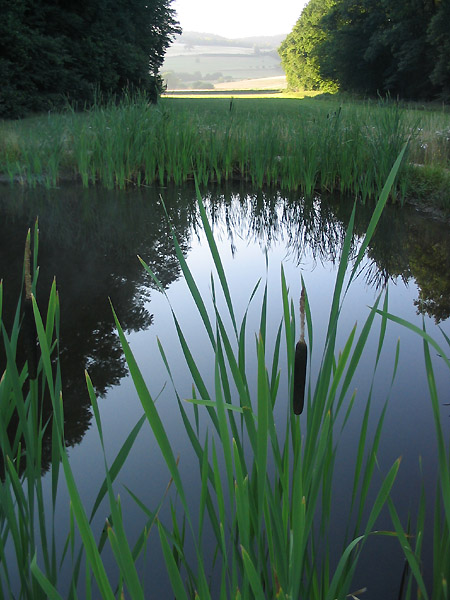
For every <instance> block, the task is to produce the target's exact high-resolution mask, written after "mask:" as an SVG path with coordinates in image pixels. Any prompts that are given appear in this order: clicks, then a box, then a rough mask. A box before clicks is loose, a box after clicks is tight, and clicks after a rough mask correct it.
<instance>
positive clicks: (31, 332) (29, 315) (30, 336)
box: [23, 232, 38, 379]
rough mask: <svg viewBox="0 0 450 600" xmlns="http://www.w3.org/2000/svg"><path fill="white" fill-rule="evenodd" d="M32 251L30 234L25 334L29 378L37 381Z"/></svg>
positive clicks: (28, 240) (27, 255) (27, 245)
mask: <svg viewBox="0 0 450 600" xmlns="http://www.w3.org/2000/svg"><path fill="white" fill-rule="evenodd" d="M30 258H31V249H30V233H29V232H28V236H27V239H26V242H25V258H24V271H25V301H24V318H23V333H24V347H25V355H26V357H27V361H28V377H29V378H30V379H36V377H37V362H38V361H37V346H36V339H37V333H36V322H35V320H34V314H33V301H32V299H31V266H30Z"/></svg>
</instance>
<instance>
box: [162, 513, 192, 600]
mask: <svg viewBox="0 0 450 600" xmlns="http://www.w3.org/2000/svg"><path fill="white" fill-rule="evenodd" d="M158 531H159V539H160V540H161V547H162V551H163V555H164V560H165V563H166V567H167V572H168V574H169V577H170V583H171V585H172V589H173V592H174V594H175V598H176V599H177V600H189V599H188V596H187V594H186V591H185V589H184V585H183V581H182V579H181V575H180V571H179V570H178V566H177V564H176V562H175V559H174V557H173V554H172V552H171V549H170V546H169V544H168V543H167V538H166V534H165V532H164V529H163V528H162V526H161V524H160V522H159V521H158Z"/></svg>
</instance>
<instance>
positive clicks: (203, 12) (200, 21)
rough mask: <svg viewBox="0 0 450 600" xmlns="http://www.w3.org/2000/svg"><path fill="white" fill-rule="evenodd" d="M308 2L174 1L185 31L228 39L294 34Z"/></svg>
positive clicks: (298, 0) (287, 0) (284, 0)
mask: <svg viewBox="0 0 450 600" xmlns="http://www.w3.org/2000/svg"><path fill="white" fill-rule="evenodd" d="M306 3H307V0H173V2H172V4H171V8H173V9H175V10H176V12H177V15H178V21H179V22H180V25H181V27H182V28H183V30H184V31H198V32H203V33H216V34H217V35H223V36H224V37H228V38H236V37H248V36H253V35H277V34H279V33H286V34H287V33H289V32H290V31H292V28H293V27H294V25H295V23H296V21H297V19H298V18H299V16H300V13H301V12H302V9H303V7H304V6H305V4H306Z"/></svg>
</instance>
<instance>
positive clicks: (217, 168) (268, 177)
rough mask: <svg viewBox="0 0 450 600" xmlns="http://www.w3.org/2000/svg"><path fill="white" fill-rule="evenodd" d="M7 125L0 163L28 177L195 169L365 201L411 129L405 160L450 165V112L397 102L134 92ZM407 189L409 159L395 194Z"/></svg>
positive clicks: (128, 181)
mask: <svg viewBox="0 0 450 600" xmlns="http://www.w3.org/2000/svg"><path fill="white" fill-rule="evenodd" d="M0 127H1V131H2V136H1V137H2V142H1V143H0V172H2V173H4V174H7V175H8V177H9V179H10V180H11V181H21V182H24V183H26V184H28V185H37V184H43V185H46V186H55V185H57V183H58V181H59V180H61V179H64V178H74V179H79V180H81V181H82V183H83V185H85V186H87V185H91V184H95V183H99V184H101V185H103V186H106V187H108V188H113V187H118V188H125V187H127V186H130V185H150V184H159V185H165V184H166V183H168V182H174V183H175V184H177V185H180V184H182V183H185V182H187V181H191V180H192V179H193V177H194V173H195V174H196V176H197V179H198V181H199V183H200V184H202V185H206V184H208V183H215V182H217V183H222V182H223V181H227V180H230V179H236V178H238V179H241V180H245V181H248V182H251V183H252V184H253V185H254V186H257V187H260V188H261V187H263V186H272V187H281V188H282V189H285V190H299V192H301V193H302V194H306V195H311V194H312V193H313V192H314V191H315V190H316V191H322V192H333V191H339V192H342V193H344V194H350V195H352V196H356V197H360V198H361V199H362V200H363V201H365V200H367V199H369V198H375V197H376V196H377V193H378V190H379V189H381V187H382V185H383V183H384V181H385V180H386V177H387V176H388V174H389V170H390V167H391V165H392V164H393V162H394V160H395V158H396V156H397V155H398V153H399V152H400V149H401V148H402V146H403V145H404V143H405V142H406V140H407V139H410V147H409V150H408V152H409V155H410V156H409V158H407V159H405V164H407V163H408V161H409V162H411V163H412V164H413V165H415V164H426V165H430V164H431V165H434V166H435V167H438V168H439V169H441V170H442V169H446V168H448V164H449V163H448V161H449V153H448V141H447V137H448V136H447V137H446V133H445V132H446V131H447V129H446V127H447V128H448V116H447V114H446V113H437V114H436V113H434V112H427V111H421V112H419V111H418V110H417V109H415V110H412V109H406V108H404V107H401V106H400V105H399V104H398V103H395V102H393V101H380V102H379V103H376V104H374V103H365V104H364V103H356V102H355V103H349V102H347V103H345V102H344V103H342V104H340V105H339V104H337V103H336V102H334V103H333V102H325V101H319V100H310V99H309V100H295V99H288V98H287V99H259V100H254V99H249V100H247V99H238V100H235V101H234V103H233V110H232V111H230V110H229V101H228V100H227V99H218V98H211V99H206V100H204V99H203V100H202V99H170V98H164V99H162V100H161V102H160V103H159V105H158V106H156V107H155V106H152V105H149V104H148V102H147V101H146V99H145V98H144V97H142V96H139V95H138V94H137V95H134V96H131V95H128V96H125V98H124V99H122V100H121V101H120V102H110V104H109V105H107V106H94V107H93V108H92V109H90V110H89V111H86V112H85V113H76V112H75V111H73V110H71V109H70V108H68V109H67V110H66V112H64V113H61V114H49V115H47V116H45V117H34V118H32V119H28V120H24V121H21V122H4V123H2V124H0ZM430 129H431V131H430ZM435 130H436V131H438V132H441V133H442V135H439V136H438V135H434V132H435ZM430 137H432V140H433V143H431V141H429V138H430ZM425 145H427V148H429V149H427V152H426V153H425V154H423V147H424V146H425ZM412 168H416V167H414V166H413V167H412ZM407 190H408V191H409V190H410V188H408V186H407V177H406V174H405V173H404V168H403V166H402V167H401V168H400V169H399V173H398V185H396V186H394V188H393V190H392V196H393V197H395V196H397V195H398V196H399V197H401V198H402V197H404V195H405V193H406V191H407Z"/></svg>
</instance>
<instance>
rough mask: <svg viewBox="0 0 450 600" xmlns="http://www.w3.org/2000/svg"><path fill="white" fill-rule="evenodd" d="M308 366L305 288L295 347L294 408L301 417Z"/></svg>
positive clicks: (302, 294)
mask: <svg viewBox="0 0 450 600" xmlns="http://www.w3.org/2000/svg"><path fill="white" fill-rule="evenodd" d="M307 364H308V347H307V345H306V342H305V288H304V287H302V292H301V294H300V340H299V341H298V342H297V345H296V347H295V359H294V392H293V397H292V408H293V410H294V414H295V415H301V414H302V412H303V406H304V404H305V383H306V365H307Z"/></svg>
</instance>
